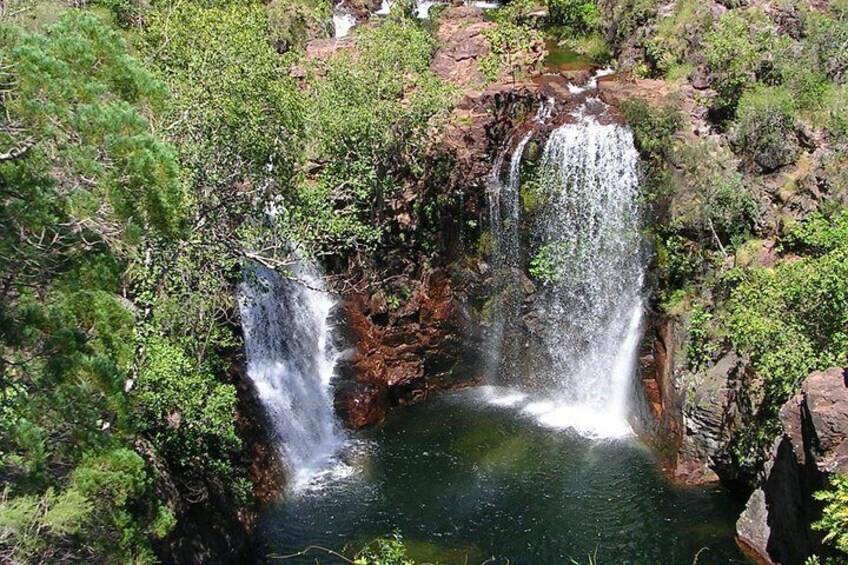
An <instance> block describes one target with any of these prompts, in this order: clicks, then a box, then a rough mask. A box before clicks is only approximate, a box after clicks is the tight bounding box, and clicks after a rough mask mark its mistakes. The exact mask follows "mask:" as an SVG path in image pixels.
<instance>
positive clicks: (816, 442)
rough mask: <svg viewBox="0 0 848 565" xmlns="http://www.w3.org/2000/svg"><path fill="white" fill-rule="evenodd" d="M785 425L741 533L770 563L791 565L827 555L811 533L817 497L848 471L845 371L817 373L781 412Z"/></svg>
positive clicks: (739, 525)
mask: <svg viewBox="0 0 848 565" xmlns="http://www.w3.org/2000/svg"><path fill="white" fill-rule="evenodd" d="M780 423H781V427H782V434H781V435H780V437H778V438H777V440H776V441H775V443H774V446H773V448H772V450H771V456H770V458H769V461H768V464H767V465H766V469H765V472H764V477H765V478H764V479H763V480H762V482H761V483H760V485H759V487H758V488H757V489H756V490H755V491H754V493H753V494H752V495H751V498H750V499H749V501H748V504H747V506H746V508H745V511H744V512H743V513H742V516H741V517H740V518H739V521H738V522H737V525H736V527H737V532H738V534H739V539H740V541H741V542H742V543H744V544H745V545H746V546H747V547H749V548H750V549H751V550H752V551H754V552H755V553H756V554H757V555H758V556H759V557H760V558H761V559H763V560H764V561H765V562H767V563H775V564H783V565H789V564H795V563H803V562H804V561H805V560H806V559H807V557H809V556H810V555H813V554H819V555H821V554H822V551H823V550H824V551H826V549H824V548H822V545H821V533H820V532H816V531H813V529H812V527H811V524H812V523H813V522H814V521H815V520H816V519H818V517H819V515H820V514H819V513H820V511H821V504H820V503H819V502H817V501H815V500H814V499H813V493H814V492H816V491H817V490H820V489H822V488H823V487H824V486H825V485H826V482H827V478H828V476H829V475H831V474H832V473H845V472H846V471H848V386H846V372H845V370H843V369H841V368H833V369H829V370H827V371H817V372H814V373H811V374H810V376H809V377H807V379H806V380H805V381H804V384H803V385H802V387H801V392H800V393H798V394H797V395H796V396H795V397H793V398H792V399H790V400H789V401H788V402H787V403H786V404H784V406H783V407H782V408H781V410H780Z"/></svg>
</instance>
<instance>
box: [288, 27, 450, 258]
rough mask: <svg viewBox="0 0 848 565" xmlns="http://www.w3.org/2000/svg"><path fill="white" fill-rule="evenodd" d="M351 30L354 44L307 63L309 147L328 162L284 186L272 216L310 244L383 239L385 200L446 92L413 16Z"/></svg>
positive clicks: (413, 159) (407, 172)
mask: <svg viewBox="0 0 848 565" xmlns="http://www.w3.org/2000/svg"><path fill="white" fill-rule="evenodd" d="M356 40H357V49H356V50H355V51H340V52H338V53H336V54H335V55H334V56H333V57H332V58H330V59H329V60H326V61H322V62H320V63H319V65H320V69H312V68H310V69H309V74H310V76H309V84H310V87H311V89H312V98H313V100H312V102H313V103H312V104H311V105H310V108H309V112H308V114H307V118H306V121H307V126H306V128H307V131H306V137H307V138H308V139H310V140H311V143H310V146H309V148H308V151H309V153H310V154H311V155H313V156H314V159H315V160H316V161H322V162H324V163H326V164H325V166H323V168H322V169H321V170H320V172H319V173H318V174H317V175H315V178H311V179H307V180H305V181H304V182H302V183H300V185H299V186H298V189H297V191H295V192H293V193H291V205H290V206H288V207H286V208H285V210H282V214H281V215H280V217H279V220H278V221H279V222H280V223H281V224H282V225H285V226H287V229H289V230H291V234H292V238H293V239H295V240H296V241H298V242H299V243H300V244H301V245H302V246H303V247H304V248H305V249H308V250H310V251H311V252H314V253H318V252H322V253H325V252H327V250H332V251H333V252H345V251H347V250H350V249H368V248H373V247H374V246H375V245H377V244H378V243H379V242H380V241H381V240H382V237H383V234H384V219H385V217H386V205H387V202H388V200H389V199H391V198H393V197H395V196H396V195H397V194H398V192H399V190H400V188H401V185H402V181H401V179H402V178H408V177H415V176H418V175H421V174H422V172H423V170H424V166H425V163H426V160H425V155H424V152H423V151H422V148H423V146H424V144H425V142H426V136H425V134H426V132H427V129H428V128H429V127H430V126H431V125H432V124H433V122H434V121H435V120H438V119H440V118H443V117H446V116H447V110H448V109H449V107H450V104H451V101H452V99H453V95H454V91H453V89H452V88H451V87H449V86H448V85H447V84H446V83H445V82H443V81H441V80H440V79H438V78H437V77H436V76H435V75H433V74H432V72H430V70H429V64H430V58H431V57H432V54H433V50H434V49H435V44H434V41H433V38H432V36H431V35H430V34H428V33H427V32H426V31H425V30H423V29H422V28H421V27H420V26H419V25H418V24H417V23H416V22H415V21H414V20H413V19H411V18H406V17H396V16H392V17H391V18H390V19H389V20H387V21H385V22H383V24H382V25H380V26H379V27H374V28H368V29H363V30H361V32H360V33H358V34H357V36H356ZM319 71H320V72H319Z"/></svg>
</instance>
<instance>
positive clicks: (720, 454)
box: [675, 352, 745, 484]
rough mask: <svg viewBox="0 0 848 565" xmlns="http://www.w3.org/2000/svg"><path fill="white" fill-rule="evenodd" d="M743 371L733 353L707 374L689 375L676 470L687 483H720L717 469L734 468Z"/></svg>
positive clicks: (738, 359) (741, 360) (739, 360)
mask: <svg viewBox="0 0 848 565" xmlns="http://www.w3.org/2000/svg"><path fill="white" fill-rule="evenodd" d="M744 371H745V362H744V360H743V359H741V358H740V357H739V356H738V355H736V354H735V353H733V352H730V353H727V354H726V355H724V356H723V357H722V358H721V359H719V360H718V362H717V363H716V364H715V365H714V366H713V367H712V368H711V369H710V370H709V371H708V372H707V373H706V374H697V375H691V376H690V378H689V380H688V383H687V385H688V390H687V391H686V399H687V400H686V403H685V406H684V409H683V423H684V436H683V440H682V443H681V447H680V451H679V456H678V462H677V469H676V471H675V475H676V476H677V477H678V478H679V479H681V480H683V481H684V482H686V483H687V484H698V483H703V482H710V481H717V480H718V475H717V474H716V469H717V468H724V469H726V468H729V467H731V466H732V461H731V460H730V453H729V446H730V441H731V439H732V436H733V432H734V431H735V430H736V429H738V428H739V426H740V424H741V422H740V419H741V418H740V413H739V411H740V406H739V404H738V397H737V396H736V395H735V394H734V392H735V390H736V389H737V387H735V386H734V382H736V381H740V380H742V378H743V373H744Z"/></svg>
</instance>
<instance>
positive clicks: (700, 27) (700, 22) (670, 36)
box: [645, 0, 713, 78]
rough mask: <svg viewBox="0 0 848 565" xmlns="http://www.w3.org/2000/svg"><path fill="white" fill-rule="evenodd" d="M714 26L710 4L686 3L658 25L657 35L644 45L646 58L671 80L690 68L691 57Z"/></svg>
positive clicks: (678, 3) (687, 0)
mask: <svg viewBox="0 0 848 565" xmlns="http://www.w3.org/2000/svg"><path fill="white" fill-rule="evenodd" d="M712 23H713V16H712V12H711V11H710V7H709V5H708V4H706V3H704V2H700V1H699V0H683V1H680V2H677V3H675V4H674V10H673V11H672V12H671V13H670V14H668V15H666V16H664V17H661V18H660V19H659V20H658V21H657V25H656V31H655V32H654V34H653V35H652V36H651V37H650V38H648V39H647V40H646V42H645V54H646V55H647V57H648V59H649V60H650V61H651V63H652V64H653V66H654V68H655V69H656V70H657V71H658V72H659V73H660V74H663V75H667V76H669V78H671V76H670V75H672V74H673V73H675V72H677V71H678V70H679V69H681V68H683V67H685V66H686V65H687V64H688V60H689V58H690V54H691V53H693V52H695V53H697V52H698V51H699V50H700V49H701V38H702V37H703V36H704V34H705V33H706V31H707V30H709V29H710V27H711V26H712Z"/></svg>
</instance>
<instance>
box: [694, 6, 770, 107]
mask: <svg viewBox="0 0 848 565" xmlns="http://www.w3.org/2000/svg"><path fill="white" fill-rule="evenodd" d="M776 37H777V34H776V32H775V30H774V27H773V25H772V24H771V23H770V22H769V20H768V19H767V18H765V17H764V16H763V14H762V13H761V12H759V11H758V10H756V9H754V8H750V9H746V10H730V11H728V12H726V13H725V14H724V15H722V16H721V18H719V20H718V22H717V23H716V25H715V27H714V28H713V30H712V31H710V32H709V33H707V35H706V37H705V47H706V49H705V55H706V58H707V63H708V64H709V66H710V70H711V71H712V82H713V85H714V87H715V89H716V91H717V92H718V98H717V99H716V103H715V107H714V108H713V110H714V111H715V112H716V113H717V115H718V117H719V118H722V119H726V118H729V117H732V116H733V114H734V112H735V111H736V105H737V104H738V102H739V98H740V97H741V96H742V94H743V93H744V92H745V91H746V90H747V89H748V88H750V87H751V86H752V85H753V84H754V83H755V82H756V80H757V77H758V76H764V75H766V74H767V73H768V71H769V66H768V63H769V61H768V55H769V54H770V53H772V52H775V51H778V50H779V49H778V45H779V44H780V43H781V42H785V41H786V39H783V40H780V39H775V38H776Z"/></svg>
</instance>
